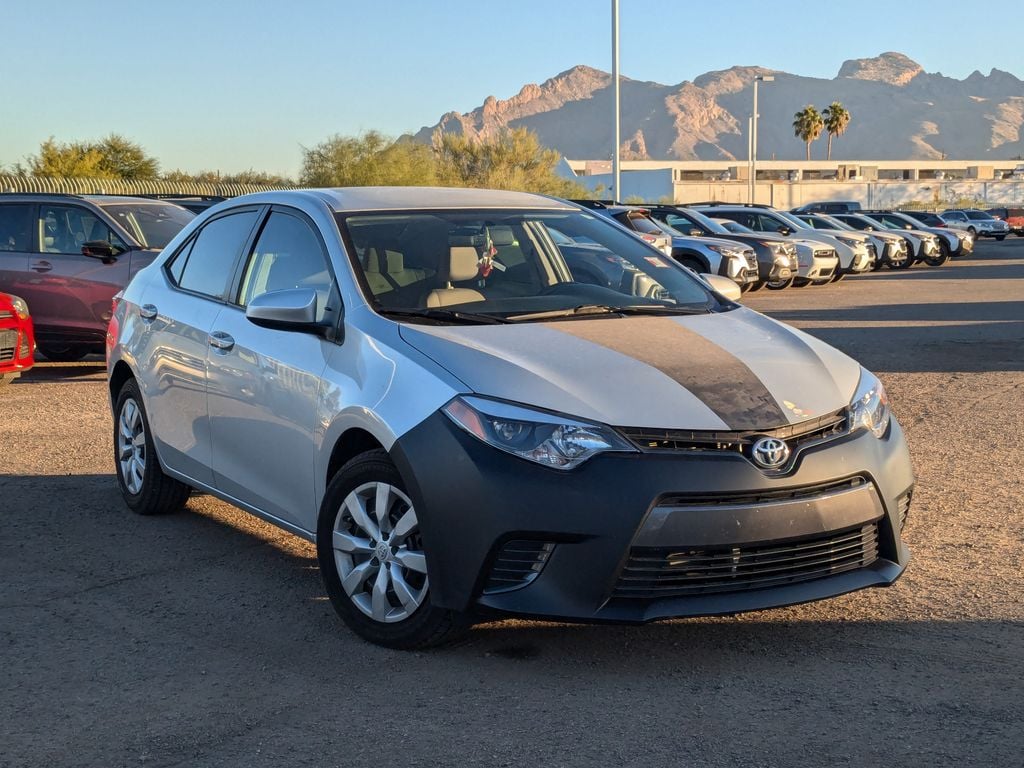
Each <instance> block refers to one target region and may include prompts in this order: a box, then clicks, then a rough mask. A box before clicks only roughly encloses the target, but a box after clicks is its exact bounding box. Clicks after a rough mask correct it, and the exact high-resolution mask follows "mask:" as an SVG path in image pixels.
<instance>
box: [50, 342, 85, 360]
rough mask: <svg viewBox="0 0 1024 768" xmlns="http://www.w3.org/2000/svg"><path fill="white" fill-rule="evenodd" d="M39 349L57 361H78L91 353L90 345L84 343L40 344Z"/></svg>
mask: <svg viewBox="0 0 1024 768" xmlns="http://www.w3.org/2000/svg"><path fill="white" fill-rule="evenodd" d="M38 349H39V352H40V353H42V355H43V356H44V357H45V358H46V359H47V360H52V361H53V362H55V363H77V362H78V361H79V360H81V359H82V358H83V357H85V356H86V355H87V354H89V347H88V346H86V345H84V344H39V345H38Z"/></svg>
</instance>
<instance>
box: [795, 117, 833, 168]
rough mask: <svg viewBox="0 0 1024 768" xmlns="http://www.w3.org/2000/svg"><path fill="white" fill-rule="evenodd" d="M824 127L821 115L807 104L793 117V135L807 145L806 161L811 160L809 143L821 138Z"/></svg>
mask: <svg viewBox="0 0 1024 768" xmlns="http://www.w3.org/2000/svg"><path fill="white" fill-rule="evenodd" d="M824 127H825V123H824V121H823V120H822V119H821V113H820V112H818V110H816V109H815V108H814V107H813V106H811V105H810V104H808V105H807V106H806V107H804V108H803V109H801V110H800V111H799V112H797V113H796V114H795V115H794V116H793V133H794V134H795V135H796V137H797V138H798V139H800V140H801V141H802V142H804V143H805V144H806V145H807V159H808V160H810V159H811V142H812V141H814V140H815V139H817V138H818V137H819V136H821V131H822V129H823V128H824Z"/></svg>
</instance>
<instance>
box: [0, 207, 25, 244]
mask: <svg viewBox="0 0 1024 768" xmlns="http://www.w3.org/2000/svg"><path fill="white" fill-rule="evenodd" d="M31 242H32V205H31V204H30V203H17V204H15V203H9V204H7V205H0V251H27V250H28V249H29V247H30V246H31Z"/></svg>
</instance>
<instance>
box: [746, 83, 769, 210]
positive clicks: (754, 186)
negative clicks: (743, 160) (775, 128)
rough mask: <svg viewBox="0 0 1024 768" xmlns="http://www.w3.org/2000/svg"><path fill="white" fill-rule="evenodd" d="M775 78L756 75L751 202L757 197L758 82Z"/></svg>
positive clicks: (751, 157) (752, 131)
mask: <svg viewBox="0 0 1024 768" xmlns="http://www.w3.org/2000/svg"><path fill="white" fill-rule="evenodd" d="M773 80H775V75H755V76H754V114H753V115H752V116H751V122H752V128H751V131H750V202H752V203H753V202H756V200H755V198H756V197H757V84H758V83H770V82H772V81H773Z"/></svg>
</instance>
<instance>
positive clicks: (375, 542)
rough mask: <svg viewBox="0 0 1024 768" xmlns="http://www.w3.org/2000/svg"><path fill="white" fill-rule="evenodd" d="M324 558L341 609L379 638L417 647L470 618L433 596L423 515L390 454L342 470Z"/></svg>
mask: <svg viewBox="0 0 1024 768" xmlns="http://www.w3.org/2000/svg"><path fill="white" fill-rule="evenodd" d="M317 559H318V560H319V562H320V573H321V575H322V577H323V580H324V586H325V587H326V589H327V595H328V597H330V600H331V604H332V605H333V606H334V610H335V611H337V612H338V615H339V616H341V619H342V620H343V621H344V622H345V624H347V625H348V627H349V629H351V630H352V631H353V632H355V633H356V634H357V635H359V636H360V637H362V638H363V639H364V640H368V641H369V642H371V643H376V644H378V645H384V646H387V647H389V648H401V649H410V650H411V649H415V648H427V647H430V646H435V645H440V644H442V643H445V642H447V641H449V640H451V639H453V638H454V637H456V636H457V635H459V634H460V633H462V632H463V631H464V630H465V629H466V628H467V627H468V625H469V622H468V620H467V619H466V617H465V616H464V615H462V614H459V613H456V612H455V611H449V610H445V609H441V608H435V607H434V606H433V605H431V602H430V582H429V579H428V578H427V554H426V552H425V551H424V549H423V538H422V536H421V535H420V523H419V518H418V517H417V515H416V510H415V508H414V506H413V503H412V501H411V500H410V499H409V497H408V495H406V492H405V484H404V483H403V482H402V477H401V475H399V473H398V469H397V468H396V467H395V465H394V464H393V463H392V462H391V459H390V458H389V457H388V455H387V453H386V452H384V451H382V450H378V451H371V452H369V453H364V454H362V455H361V456H358V457H356V458H354V459H352V460H351V461H350V462H348V463H347V464H346V465H345V466H344V467H342V468H341V470H340V471H339V472H338V474H337V475H335V477H334V479H333V480H332V481H331V483H330V485H329V486H328V487H327V493H326V494H325V496H324V502H323V505H322V506H321V509H320V517H319V520H318V523H317Z"/></svg>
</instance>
